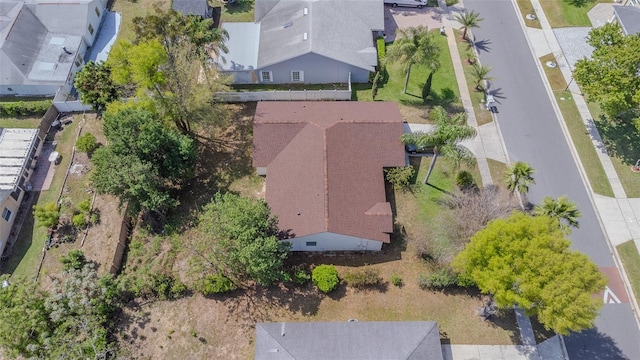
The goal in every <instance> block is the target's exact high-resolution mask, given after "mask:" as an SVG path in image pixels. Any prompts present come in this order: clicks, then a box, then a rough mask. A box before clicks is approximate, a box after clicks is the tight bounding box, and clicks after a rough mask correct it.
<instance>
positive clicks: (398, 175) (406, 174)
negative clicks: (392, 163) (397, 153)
mask: <svg viewBox="0 0 640 360" xmlns="http://www.w3.org/2000/svg"><path fill="white" fill-rule="evenodd" d="M414 175H415V170H414V169H413V166H405V167H392V168H388V169H385V170H384V176H385V179H387V181H388V182H390V183H391V184H393V186H394V187H396V188H402V189H404V188H407V187H409V185H411V181H412V180H413V176H414Z"/></svg>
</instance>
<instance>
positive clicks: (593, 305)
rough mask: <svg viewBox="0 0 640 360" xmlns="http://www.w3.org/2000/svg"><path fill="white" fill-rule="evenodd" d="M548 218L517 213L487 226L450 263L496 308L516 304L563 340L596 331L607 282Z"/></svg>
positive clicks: (553, 221) (554, 221) (554, 220)
mask: <svg viewBox="0 0 640 360" xmlns="http://www.w3.org/2000/svg"><path fill="white" fill-rule="evenodd" d="M570 244H571V243H570V241H569V240H568V239H567V238H566V236H565V233H564V232H563V231H562V230H561V229H560V227H559V226H558V221H557V220H556V219H553V218H550V217H548V216H535V217H533V216H529V215H526V214H524V213H521V212H515V213H513V214H512V215H511V216H510V217H508V218H506V219H497V220H493V221H492V222H490V223H489V224H488V225H487V227H486V228H484V229H483V230H481V231H479V232H478V233H477V234H475V235H474V236H473V237H472V238H471V241H470V242H469V244H467V246H466V247H465V248H464V250H463V251H462V252H460V253H459V254H458V255H457V256H456V258H455V259H454V261H453V263H452V265H453V267H454V269H455V270H456V271H458V272H461V273H462V274H464V275H465V276H467V277H469V278H470V279H471V280H473V281H474V282H475V283H476V284H477V286H478V288H479V289H480V291H482V292H483V293H486V294H492V295H493V296H494V299H495V300H496V303H497V305H498V306H499V307H502V308H509V307H512V306H514V305H517V306H519V307H521V308H523V309H524V310H525V311H526V312H527V314H529V315H536V316H537V317H538V320H539V321H540V323H541V324H542V325H544V327H545V328H546V329H548V330H553V331H555V332H556V333H558V334H562V335H567V334H569V333H570V332H572V331H574V332H579V331H581V330H584V329H589V328H592V327H593V326H594V321H595V319H596V317H597V315H598V310H599V309H600V307H601V306H602V299H601V298H594V297H593V295H594V294H596V293H598V292H600V291H603V290H604V287H605V285H606V279H605V277H604V276H603V275H602V274H601V273H600V272H599V271H598V267H597V266H596V265H595V264H594V263H593V262H592V261H591V260H590V259H589V258H588V257H587V256H586V255H584V254H582V253H579V252H575V251H572V250H570V249H569V246H570Z"/></svg>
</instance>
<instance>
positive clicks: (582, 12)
mask: <svg viewBox="0 0 640 360" xmlns="http://www.w3.org/2000/svg"><path fill="white" fill-rule="evenodd" d="M518 2H520V1H518ZM600 2H601V3H610V2H611V1H608V0H597V1H596V0H577V1H576V0H542V1H540V4H541V5H542V9H543V10H544V13H545V15H546V16H547V19H548V20H549V24H551V27H552V28H560V27H570V26H581V27H584V26H586V27H590V26H591V21H590V20H589V16H588V15H587V13H588V12H589V10H591V9H592V8H593V7H594V6H595V5H596V4H597V3H600Z"/></svg>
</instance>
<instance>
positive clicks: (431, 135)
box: [401, 106, 476, 184]
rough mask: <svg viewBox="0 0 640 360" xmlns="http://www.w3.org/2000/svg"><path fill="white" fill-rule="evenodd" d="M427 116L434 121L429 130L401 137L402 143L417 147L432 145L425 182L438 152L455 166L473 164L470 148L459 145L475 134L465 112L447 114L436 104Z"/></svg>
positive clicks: (473, 157)
mask: <svg viewBox="0 0 640 360" xmlns="http://www.w3.org/2000/svg"><path fill="white" fill-rule="evenodd" d="M429 116H430V117H431V119H432V120H434V121H435V123H436V124H435V126H434V127H433V129H432V130H431V131H429V132H421V131H416V132H412V133H407V134H404V135H402V137H401V140H402V142H403V143H404V144H414V145H416V146H417V147H419V148H428V147H433V160H431V164H430V165H429V170H428V171H427V176H426V177H425V179H424V183H425V184H426V183H427V182H428V181H429V177H430V176H431V172H433V168H434V166H435V164H436V160H437V159H438V155H440V154H442V156H444V157H446V158H448V159H450V160H452V161H453V163H454V165H455V167H456V168H457V167H459V166H460V164H461V163H467V164H470V165H473V164H475V161H476V158H475V156H474V155H473V153H472V152H471V150H469V149H468V148H466V147H465V146H464V145H460V142H461V141H463V140H466V139H471V138H473V137H474V136H476V130H475V129H474V128H473V127H472V126H469V125H467V114H466V113H463V112H461V113H456V114H454V115H449V114H448V113H447V111H446V110H445V109H444V108H443V107H441V106H436V107H434V108H433V109H431V111H430V112H429Z"/></svg>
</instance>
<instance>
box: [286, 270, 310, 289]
mask: <svg viewBox="0 0 640 360" xmlns="http://www.w3.org/2000/svg"><path fill="white" fill-rule="evenodd" d="M309 280H311V275H310V274H309V272H308V271H307V270H306V269H303V268H301V267H297V268H295V269H293V272H292V273H291V281H293V282H294V283H295V284H298V285H304V284H306V283H307V282H309Z"/></svg>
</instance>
